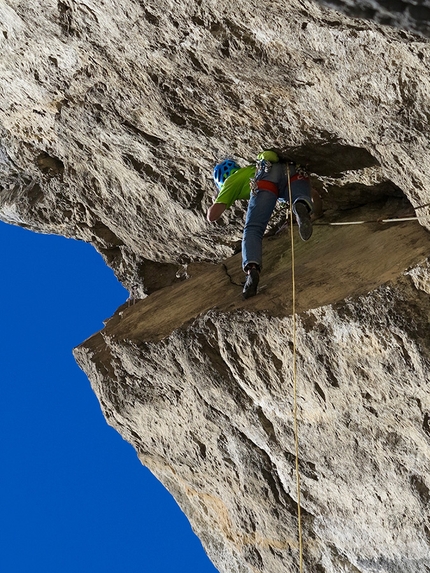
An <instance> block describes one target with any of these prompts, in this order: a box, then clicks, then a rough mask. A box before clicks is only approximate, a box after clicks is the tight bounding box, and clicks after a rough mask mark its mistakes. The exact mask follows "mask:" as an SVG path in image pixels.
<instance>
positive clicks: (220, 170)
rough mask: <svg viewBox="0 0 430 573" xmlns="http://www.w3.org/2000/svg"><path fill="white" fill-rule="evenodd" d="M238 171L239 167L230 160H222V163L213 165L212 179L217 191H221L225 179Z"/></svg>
mask: <svg viewBox="0 0 430 573" xmlns="http://www.w3.org/2000/svg"><path fill="white" fill-rule="evenodd" d="M239 169H240V167H239V165H238V164H237V163H236V161H233V160H232V159H224V161H221V163H218V164H217V165H215V167H214V172H213V177H214V181H215V185H216V186H217V187H218V189H219V190H221V187H222V186H223V184H224V182H225V180H226V179H227V177H229V176H230V175H231V174H232V173H234V172H235V171H238V170H239Z"/></svg>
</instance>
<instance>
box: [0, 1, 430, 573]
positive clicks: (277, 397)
mask: <svg viewBox="0 0 430 573" xmlns="http://www.w3.org/2000/svg"><path fill="white" fill-rule="evenodd" d="M343 4H344V5H347V4H348V3H347V2H345V3H343ZM380 4H382V3H380ZM409 4H411V5H412V4H413V3H412V2H410V3H409ZM414 5H415V4H414ZM363 6H364V3H363ZM408 13H411V12H408ZM363 15H364V14H363ZM390 23H394V24H396V23H400V24H401V23H402V22H400V20H399V21H398V22H397V21H394V20H393V21H391V22H390ZM0 25H1V29H0V44H1V50H2V59H1V63H0V70H1V77H2V83H1V90H0V101H1V105H0V217H1V218H2V219H3V220H4V221H6V222H9V223H12V224H17V225H21V226H25V227H27V228H30V229H33V230H35V231H38V232H43V233H57V234H62V235H65V236H69V237H75V238H78V239H82V240H85V241H88V242H91V243H92V244H93V245H94V246H95V247H96V248H97V249H98V251H99V252H100V253H101V254H102V255H103V257H104V258H105V260H106V262H107V263H108V264H109V265H110V266H111V267H112V268H113V269H114V271H115V273H116V274H117V276H118V277H119V278H120V280H121V281H122V282H123V283H124V284H125V286H127V288H128V289H129V290H130V292H131V301H130V305H129V306H127V307H125V308H122V309H119V310H118V312H117V313H116V314H115V316H114V317H112V319H111V320H110V321H108V323H107V325H106V328H105V329H104V330H103V331H102V332H101V333H98V334H96V335H94V336H93V337H92V338H90V339H89V340H87V341H86V342H85V343H83V344H82V345H81V346H80V347H79V348H78V349H77V350H76V351H75V354H76V357H77V360H78V362H79V364H80V365H81V366H82V368H84V370H85V371H86V372H87V373H88V376H89V378H90V380H91V383H92V385H93V388H94V390H95V392H96V394H97V396H98V398H99V400H100V403H101V406H102V409H103V412H104V414H105V416H106V419H107V421H108V422H109V423H110V424H112V425H113V426H114V427H116V428H117V429H118V431H119V432H120V433H121V434H122V435H123V436H124V437H125V438H126V439H127V440H129V441H130V442H131V443H132V444H133V445H134V446H135V448H136V450H137V452H138V455H139V456H140V458H141V460H142V462H143V463H144V464H145V465H147V466H148V467H149V468H150V469H151V471H153V472H154V474H155V475H157V477H158V478H159V479H160V480H161V481H162V482H163V483H164V484H165V486H166V487H167V488H168V489H169V490H170V491H171V492H172V494H173V495H174V496H175V498H176V499H177V501H178V502H179V504H180V505H181V507H182V508H183V510H184V512H185V513H186V514H187V516H188V517H189V519H190V522H191V523H192V526H193V528H194V529H195V531H196V532H197V533H198V535H199V536H200V538H201V540H202V542H203V544H204V546H205V548H206V550H207V552H208V554H209V556H210V558H211V559H212V560H213V562H214V564H215V565H216V567H217V568H218V569H219V570H220V571H221V572H223V573H227V572H228V573H234V572H237V573H250V572H255V571H264V572H266V573H269V572H270V573H275V572H276V573H277V572H278V571H297V563H298V549H297V504H296V502H297V496H296V490H295V480H296V476H295V472H294V436H293V423H292V399H293V396H292V315H291V294H292V293H291V244H290V238H289V234H288V233H287V232H286V231H285V229H284V228H283V222H284V218H285V214H284V212H283V211H282V210H279V212H278V213H277V214H276V215H275V217H274V218H273V224H272V226H271V229H270V233H269V235H270V236H268V237H267V239H266V240H265V244H264V265H265V267H264V275H262V280H261V287H260V292H259V294H258V296H257V297H255V298H254V299H250V300H248V301H246V302H244V301H242V300H241V298H240V291H241V287H240V282H241V280H242V277H241V271H240V260H239V258H238V255H235V252H236V250H237V245H238V241H239V240H240V235H241V227H242V224H243V217H244V209H245V208H246V205H239V206H237V207H236V208H234V209H233V210H232V211H230V212H228V213H227V214H225V215H224V216H223V219H222V221H221V223H220V224H217V225H213V226H210V225H209V224H208V223H207V222H206V220H205V216H204V214H205V211H206V209H207V207H208V206H209V205H210V203H211V194H212V187H211V181H210V176H211V170H212V166H213V164H214V162H215V161H216V160H217V159H219V158H222V157H223V156H225V155H228V154H232V155H234V156H235V158H236V159H237V160H238V161H239V162H241V163H242V164H245V163H246V162H247V161H250V160H252V159H253V158H254V157H255V155H256V153H257V152H258V151H259V150H260V149H262V148H269V147H274V148H276V149H278V150H279V152H280V153H281V154H284V155H285V156H288V157H290V158H292V159H297V160H299V161H305V162H306V163H308V164H309V167H310V169H311V171H312V173H313V177H312V180H313V185H314V187H315V189H316V190H317V191H318V192H319V194H320V196H321V198H322V201H323V216H322V217H321V218H319V219H317V220H316V221H315V232H314V236H313V237H312V239H311V241H310V242H309V243H306V244H303V243H300V242H299V241H296V243H295V254H296V280H297V311H298V316H297V324H298V333H297V352H298V357H297V366H298V368H297V370H298V405H299V412H298V413H299V442H300V464H299V469H300V474H301V477H302V498H301V504H302V515H303V541H304V546H303V555H304V563H305V570H306V571H307V572H311V573H314V572H315V573H323V572H327V573H338V572H341V571H343V572H348V573H349V572H351V573H352V572H357V571H360V572H363V573H364V572H366V573H367V572H369V573H370V572H372V573H373V572H378V573H379V572H381V573H382V572H384V573H385V572H386V573H388V572H390V573H397V572H398V573H400V572H402V573H406V572H411V573H425V572H428V571H430V559H429V557H428V556H429V554H430V522H429V520H430V481H429V477H428V476H429V469H430V468H429V466H430V447H429V440H430V400H429V393H428V389H427V384H428V379H429V372H430V342H429V317H430V299H429V294H430V267H429V261H428V254H429V245H430V235H429V233H428V230H429V229H430V209H429V207H428V204H429V203H430V161H429V157H428V145H429V112H428V110H429V102H430V97H429V96H430V82H429V59H430V49H429V43H428V40H427V39H426V38H425V37H424V36H423V35H415V34H414V33H413V31H407V30H401V29H397V28H390V27H384V26H382V25H380V24H378V23H374V22H370V21H364V20H358V19H350V18H348V17H347V16H346V15H342V14H340V13H337V12H333V11H330V10H328V9H326V8H323V7H321V6H319V5H318V4H315V3H311V2H307V1H304V0H291V1H289V2H280V1H274V2H271V3H270V5H265V4H264V3H261V2H260V3H258V2H254V1H253V0H238V2H236V3H234V4H232V3H224V2H220V1H219V0H218V1H217V2H214V1H212V0H204V1H198V2H194V3H179V2H173V1H169V0H160V1H158V2H152V1H146V2H143V1H138V0H124V1H122V2H121V3H113V2H110V1H104V0H85V2H84V1H80V2H74V1H72V0H61V1H60V0H59V1H58V2H44V3H42V2H39V1H38V0H35V1H34V2H32V3H31V5H30V6H29V5H27V4H24V3H22V2H20V1H19V0H6V1H4V0H3V1H2V2H1V4H0ZM427 25H428V22H427V24H426V22H425V21H424V20H423V21H422V26H421V29H420V30H417V31H420V32H422V33H423V34H425V33H426V30H427V29H428V28H426V27H425V26H427ZM409 27H410V29H411V30H413V29H416V28H414V27H413V26H409ZM413 215H416V216H417V217H418V221H406V222H397V223H380V222H378V220H380V219H381V218H398V217H402V218H403V217H411V216H413ZM346 220H349V221H357V220H365V221H366V223H365V224H363V225H354V226H348V227H347V226H345V227H343V226H342V227H338V226H331V225H329V223H332V222H341V221H346ZM148 295H149V296H148Z"/></svg>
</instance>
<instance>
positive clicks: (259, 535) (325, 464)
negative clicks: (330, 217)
mask: <svg viewBox="0 0 430 573" xmlns="http://www.w3.org/2000/svg"><path fill="white" fill-rule="evenodd" d="M360 214H361V215H363V213H362V212H360V213H356V212H354V213H350V214H349V216H350V217H351V216H352V215H356V216H357V215H360ZM311 241H312V242H313V244H312V245H311V244H310V243H306V244H299V245H297V253H296V257H297V263H296V267H297V268H296V279H297V282H298V284H299V287H298V307H299V310H300V314H299V317H298V336H297V350H298V405H299V440H300V464H299V468H300V474H301V480H302V499H301V505H302V515H303V532H304V533H303V535H304V562H305V566H306V569H305V570H306V571H312V572H314V571H321V572H323V571H324V572H327V573H337V572H338V571H347V572H351V573H352V572H356V571H361V572H369V573H370V572H373V571H381V572H382V571H384V572H385V571H386V572H387V573H388V572H395V573H400V572H401V573H405V572H411V573H412V572H413V573H425V572H426V571H427V565H428V555H429V552H430V529H429V523H428V519H429V516H430V512H429V501H430V490H429V485H430V484H429V483H428V472H429V470H430V422H429V420H430V417H429V416H430V399H429V394H428V390H427V381H428V379H429V377H430V345H429V336H428V334H429V320H430V298H429V296H428V295H429V294H430V274H429V271H430V266H429V263H428V259H427V258H426V254H428V252H429V247H430V235H429V234H428V233H427V232H426V231H424V230H423V229H422V228H421V227H420V226H419V225H418V224H417V223H416V222H411V223H401V224H393V225H387V226H381V224H380V223H374V224H370V225H363V226H360V227H355V226H352V227H348V228H347V227H336V228H334V227H329V226H319V227H316V229H315V234H314V236H313V238H312V240H311ZM290 257H291V251H290V247H289V238H288V234H287V235H285V234H284V235H282V234H281V235H280V236H277V237H276V238H272V239H268V240H266V243H265V258H266V260H267V262H268V265H267V267H266V272H265V274H264V279H262V280H263V283H264V282H265V281H266V284H263V287H262V289H261V292H260V294H259V295H258V296H257V297H255V298H254V299H250V300H248V301H240V290H241V289H240V287H239V286H238V283H237V280H238V279H237V278H236V275H237V277H238V276H239V272H240V271H239V268H238V267H239V263H240V260H238V257H237V256H236V257H233V258H232V259H230V260H228V261H226V263H225V264H224V265H220V266H218V267H213V266H205V267H204V268H199V267H198V266H196V267H193V268H191V269H190V272H191V275H192V276H191V278H189V280H187V281H185V282H183V283H181V284H180V285H175V286H172V287H168V288H166V289H162V290H160V291H158V292H157V293H155V294H153V295H151V296H150V297H148V298H147V299H145V300H143V301H140V302H137V303H136V304H134V305H132V306H129V307H127V308H125V309H122V310H121V311H119V312H118V313H117V315H116V316H115V317H113V318H112V319H111V320H110V321H109V322H108V323H107V325H106V328H105V329H104V330H103V331H102V332H101V333H99V334H97V335H95V336H94V337H92V338H90V339H89V340H87V341H86V342H85V343H84V344H83V345H82V346H80V347H79V348H78V349H77V350H76V351H75V355H76V358H77V360H78V363H79V364H80V365H81V367H82V368H83V369H84V370H85V371H86V372H87V374H88V375H89V377H90V380H91V382H92V385H93V388H94V391H95V392H96V394H97V395H98V396H99V399H100V403H101V406H102V409H103V412H104V415H105V417H106V419H107V420H108V422H109V423H110V424H111V425H113V426H114V427H115V428H116V429H117V430H118V431H119V432H120V433H121V434H122V436H123V437H124V438H125V439H127V440H128V441H130V442H131V443H132V444H133V445H134V447H135V448H136V451H137V452H138V455H139V457H140V459H141V460H142V462H143V463H144V464H145V465H146V466H148V467H149V468H150V469H151V471H152V472H153V473H154V474H155V475H156V476H157V477H158V478H159V479H160V480H161V481H162V482H163V483H164V485H165V486H166V487H167V488H168V489H169V490H170V491H171V493H172V494H173V495H174V497H175V498H176V500H177V501H178V503H179V504H180V506H181V507H182V509H183V510H184V512H185V513H186V515H187V516H188V517H189V519H190V521H191V524H192V526H193V528H194V530H195V531H196V533H197V534H198V536H199V537H200V539H201V540H202V542H203V544H204V546H205V549H206V551H207V552H208V555H209V556H210V558H211V559H212V561H213V562H214V564H215V566H216V567H218V569H219V570H220V571H221V572H222V573H230V572H236V571H237V572H246V573H251V572H254V571H267V572H275V571H295V570H298V547H297V505H296V503H297V496H296V482H295V480H296V476H295V472H294V459H295V458H294V434H293V416H292V410H293V406H292V400H293V383H292V377H293V355H292V339H293V334H292V317H291V281H290V278H291V264H290ZM348 257H350V259H348ZM351 260H352V261H353V264H352V265H351V264H350V263H351ZM408 266H410V267H411V269H410V270H409V271H408V272H406V273H402V272H401V273H399V269H402V268H405V267H408ZM381 282H383V283H384V284H380V283H381ZM378 283H379V286H378ZM371 287H372V291H371V292H368V291H369V289H370V288H371ZM348 294H350V295H352V296H350V297H349V298H347V299H346V300H345V297H347V296H348ZM329 303H330V304H329Z"/></svg>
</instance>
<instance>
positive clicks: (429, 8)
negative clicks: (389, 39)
mask: <svg viewBox="0 0 430 573" xmlns="http://www.w3.org/2000/svg"><path fill="white" fill-rule="evenodd" d="M318 2H319V3H320V4H322V5H323V6H328V7H329V8H334V9H336V10H341V11H342V12H345V14H348V15H349V16H352V17H355V18H366V19H369V20H374V21H375V22H379V23H380V24H386V25H389V26H397V27H399V28H403V29H404V30H411V31H412V32H418V33H419V34H422V35H424V36H429V35H430V4H429V3H428V2H427V1H426V0H395V1H393V0H360V2H355V1H353V0H318Z"/></svg>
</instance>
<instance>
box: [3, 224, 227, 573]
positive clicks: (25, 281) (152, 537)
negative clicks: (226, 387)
mask: <svg viewBox="0 0 430 573" xmlns="http://www.w3.org/2000/svg"><path fill="white" fill-rule="evenodd" d="M0 244H1V246H2V248H1V268H2V273H1V282H0V284H1V297H0V301H1V314H2V321H1V324H2V328H1V341H0V360H1V371H0V389H1V401H0V409H1V414H0V455H1V466H0V468H1V469H0V514H1V519H0V547H1V551H0V571H2V573H3V572H4V573H29V572H31V573H39V572H40V573H42V572H43V573H69V572H70V573H72V572H73V573H76V572H77V571H79V573H90V572H91V573H135V572H139V573H182V572H185V571H186V572H187V573H189V572H190V571H193V572H199V573H215V572H216V569H215V568H214V567H213V566H212V564H211V563H210V561H209V560H208V558H207V557H206V555H205V553H204V551H203V548H202V546H201V544H200V541H199V540H198V538H197V537H196V536H195V535H194V534H193V532H192V530H191V527H190V525H189V523H188V521H187V519H186V517H185V516H184V515H183V514H182V512H181V511H180V510H179V508H178V506H177V505H176V503H175V501H174V500H173V498H172V497H171V496H170V494H169V493H168V492H167V491H166V490H165V489H164V488H163V486H162V485H161V484H160V483H159V482H158V481H157V480H156V479H155V478H154V477H153V476H152V475H151V474H150V472H149V471H148V470H147V469H146V468H144V467H143V466H142V465H141V464H140V462H139V460H138V459H137V456H136V453H135V451H134V450H133V448H132V447H131V446H130V445H129V444H128V443H127V442H125V441H124V440H123V439H122V438H121V437H120V436H119V434H117V432H115V431H114V430H113V429H112V428H110V427H109V426H108V425H107V424H106V422H105V420H104V418H103V416H102V414H101V411H100V407H99V404H98V401H97V399H96V397H95V396H94V394H93V392H92V390H91V388H90V384H89V381H88V379H87V378H86V376H85V375H84V374H83V373H82V372H81V370H80V369H79V368H78V366H77V365H76V363H75V361H74V359H73V356H72V349H73V348H74V347H75V346H77V345H78V344H79V343H80V342H82V341H83V340H85V339H86V338H87V337H88V336H90V335H91V334H93V333H94V332H96V331H98V330H100V329H101V328H102V327H103V324H102V320H103V319H105V318H107V317H109V316H111V315H112V314H113V312H114V311H115V309H116V308H117V307H118V306H119V305H120V304H122V303H123V302H124V301H125V300H126V298H127V292H126V291H125V289H124V288H123V287H122V286H121V285H120V284H119V283H118V281H117V280H116V278H115V276H114V274H113V273H112V271H111V270H110V269H109V268H108V267H106V265H105V264H104V262H103V259H102V258H101V256H100V255H99V254H98V253H97V252H96V251H95V249H93V248H92V247H91V246H90V245H87V244H85V243H82V242H79V241H73V240H71V239H65V238H63V237H56V236H51V235H50V236H47V235H39V234H36V233H31V232H30V231H26V230H23V229H20V228H18V227H13V226H10V225H5V224H4V223H1V222H0Z"/></svg>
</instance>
